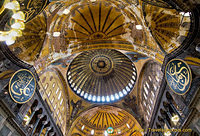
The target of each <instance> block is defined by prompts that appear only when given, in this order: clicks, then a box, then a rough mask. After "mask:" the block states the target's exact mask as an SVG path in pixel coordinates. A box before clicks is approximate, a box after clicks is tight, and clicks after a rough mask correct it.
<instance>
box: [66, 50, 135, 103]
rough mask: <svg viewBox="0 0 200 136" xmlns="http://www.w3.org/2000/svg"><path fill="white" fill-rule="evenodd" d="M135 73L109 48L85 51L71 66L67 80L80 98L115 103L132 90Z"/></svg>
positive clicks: (122, 58) (123, 59) (119, 55)
mask: <svg viewBox="0 0 200 136" xmlns="http://www.w3.org/2000/svg"><path fill="white" fill-rule="evenodd" d="M136 79H137V70H136V67H135V65H134V64H133V63H132V61H131V60H130V59H129V58H128V57H127V56H125V55H124V54H123V53H121V52H119V51H117V50H111V49H98V50H90V51H85V52H83V53H81V54H80V55H78V56H77V57H76V58H75V59H74V60H73V61H72V62H71V64H70V66H69V68H68V72H67V80H68V83H69V86H70V87H71V89H72V90H73V91H74V92H75V93H76V94H77V95H78V96H80V97H82V98H83V99H85V100H87V101H90V102H95V103H109V102H114V101H117V100H119V99H121V98H122V97H124V96H126V95H127V94H128V93H129V92H130V91H131V90H132V89H133V87H134V85H135V82H136Z"/></svg>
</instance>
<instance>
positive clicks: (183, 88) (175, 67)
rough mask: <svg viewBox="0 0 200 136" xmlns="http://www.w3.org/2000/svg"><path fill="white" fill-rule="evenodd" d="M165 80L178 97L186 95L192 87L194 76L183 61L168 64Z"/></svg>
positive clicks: (175, 60)
mask: <svg viewBox="0 0 200 136" xmlns="http://www.w3.org/2000/svg"><path fill="white" fill-rule="evenodd" d="M165 78H166V80H167V83H168V85H169V87H170V88H171V90H172V91H173V92H175V93H176V94H178V95H184V94H186V93H187V92H188V91H189V89H190V86H191V82H192V74H191V70H190V67H189V66H188V65H187V63H186V62H184V61H183V60H181V59H173V60H171V61H169V62H168V64H167V65H166V69H165Z"/></svg>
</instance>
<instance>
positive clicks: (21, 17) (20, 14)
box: [12, 11, 25, 21]
mask: <svg viewBox="0 0 200 136" xmlns="http://www.w3.org/2000/svg"><path fill="white" fill-rule="evenodd" d="M12 18H14V19H18V20H22V21H24V20H25V15H24V13H23V12H22V11H18V12H17V13H15V14H13V15H12Z"/></svg>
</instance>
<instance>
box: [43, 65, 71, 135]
mask: <svg viewBox="0 0 200 136" xmlns="http://www.w3.org/2000/svg"><path fill="white" fill-rule="evenodd" d="M39 77H40V82H39V85H40V93H41V95H42V98H43V99H44V101H46V102H47V104H48V105H49V107H50V110H51V112H52V115H53V117H54V118H55V121H56V124H58V126H60V128H61V130H62V132H63V133H64V134H66V132H67V130H66V129H67V122H69V117H70V115H69V104H68V103H69V102H68V101H69V96H68V92H67V90H66V82H65V80H64V77H62V74H60V72H59V71H58V70H57V69H54V68H51V69H48V70H46V71H44V72H43V73H41V74H40V75H39Z"/></svg>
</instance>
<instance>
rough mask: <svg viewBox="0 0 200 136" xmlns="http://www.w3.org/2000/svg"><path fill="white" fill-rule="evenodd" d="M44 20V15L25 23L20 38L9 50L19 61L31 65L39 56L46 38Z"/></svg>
mask: <svg viewBox="0 0 200 136" xmlns="http://www.w3.org/2000/svg"><path fill="white" fill-rule="evenodd" d="M46 31H47V28H46V18H45V15H44V14H41V15H38V16H37V17H36V18H34V19H33V20H31V21H30V22H28V23H26V25H25V29H24V30H23V33H22V36H21V37H19V38H17V39H16V41H15V43H14V44H13V45H11V46H8V47H9V49H10V50H11V51H12V52H13V53H14V54H15V55H16V56H17V57H18V58H19V59H21V60H23V61H25V62H27V63H31V64H33V62H34V61H35V60H37V58H38V57H39V56H40V52H41V50H42V48H43V42H44V39H45V37H46Z"/></svg>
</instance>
